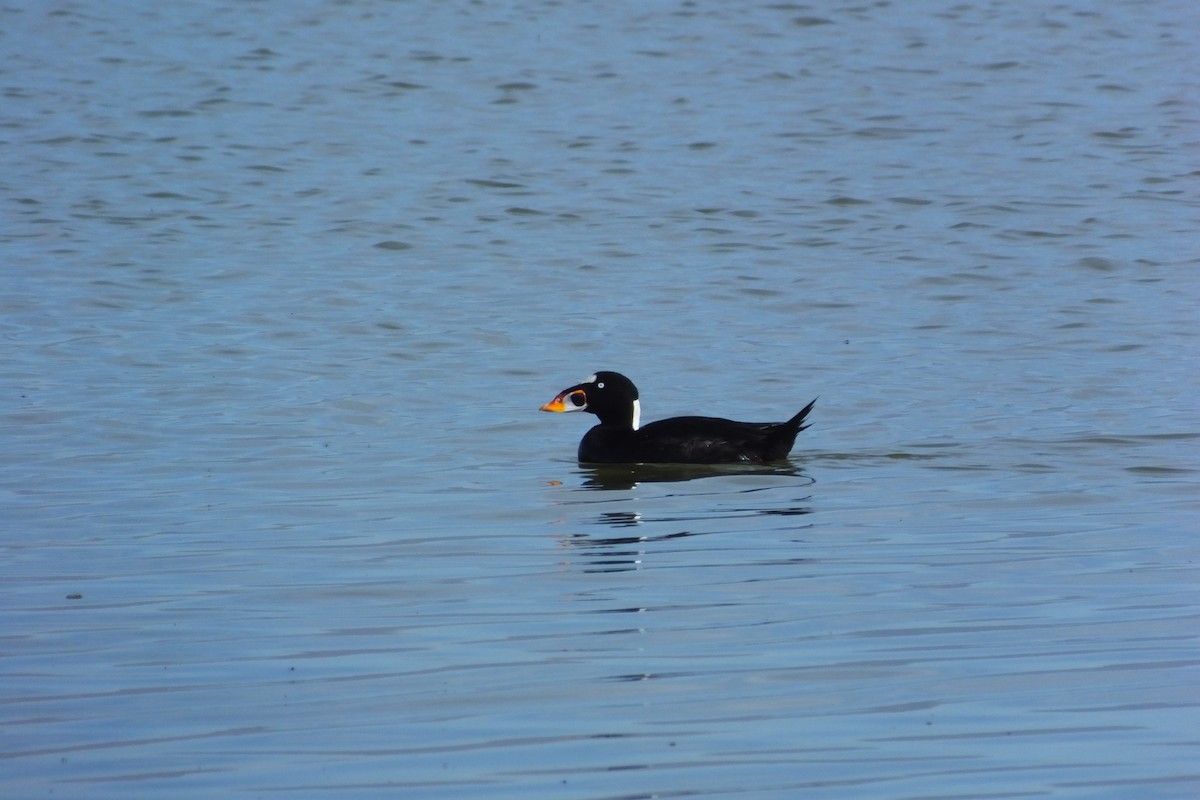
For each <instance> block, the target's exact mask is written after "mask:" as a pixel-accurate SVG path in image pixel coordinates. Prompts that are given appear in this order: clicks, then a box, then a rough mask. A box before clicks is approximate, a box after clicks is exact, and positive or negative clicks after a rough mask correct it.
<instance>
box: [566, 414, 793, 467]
mask: <svg viewBox="0 0 1200 800" xmlns="http://www.w3.org/2000/svg"><path fill="white" fill-rule="evenodd" d="M795 439H796V429H795V427H794V426H790V425H789V424H788V423H772V422H735V421H734V420H730V419H722V418H720V417H672V418H671V419H664V420H660V421H658V422H651V423H650V424H648V425H646V426H644V427H642V428H639V429H638V430H636V431H633V430H621V429H619V428H613V427H608V426H605V425H597V426H596V427H594V428H592V429H591V430H590V431H588V432H587V435H585V436H584V437H583V441H582V442H580V443H579V460H580V461H585V462H591V463H609V464H613V463H639V462H640V463H648V464H649V463H656V464H737V463H743V464H762V463H765V462H770V461H779V460H780V459H783V458H786V457H787V454H788V452H789V451H790V450H791V449H792V444H793V443H794V442H795Z"/></svg>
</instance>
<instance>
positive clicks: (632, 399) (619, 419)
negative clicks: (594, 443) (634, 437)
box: [541, 372, 641, 431]
mask: <svg viewBox="0 0 1200 800" xmlns="http://www.w3.org/2000/svg"><path fill="white" fill-rule="evenodd" d="M541 410H542V411H560V412H565V411H587V412H588V413H590V414H595V415H596V416H597V417H599V418H600V424H601V425H614V426H618V427H627V428H629V429H630V430H635V431H636V430H637V429H638V426H639V425H640V424H641V403H640V402H639V401H638V390H637V387H636V386H634V385H633V381H631V380H629V378H626V377H625V376H624V375H622V374H621V373H619V372H597V373H596V374H595V375H591V376H589V377H588V378H587V379H585V380H584V381H583V382H582V383H577V384H575V385H574V386H571V387H569V388H566V389H563V390H562V391H561V392H559V393H558V394H557V395H555V397H554V399H553V400H551V401H550V402H549V403H546V404H545V405H544V406H542V407H541Z"/></svg>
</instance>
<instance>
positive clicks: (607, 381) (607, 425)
mask: <svg viewBox="0 0 1200 800" xmlns="http://www.w3.org/2000/svg"><path fill="white" fill-rule="evenodd" d="M816 402H817V401H816V400H813V401H812V403H809V404H808V405H806V406H805V407H804V408H802V409H800V412H799V413H797V414H796V416H794V417H792V418H791V419H789V420H788V421H787V422H734V421H733V420H729V419H719V418H717V417H672V418H671V419H663V420H659V421H658V422H651V423H650V424H648V425H646V426H645V427H641V426H640V416H641V404H640V402H639V401H638V390H637V387H636V386H634V385H633V381H631V380H629V378H626V377H625V376H624V375H621V374H620V373H618V372H597V373H596V374H595V375H592V376H591V377H589V378H588V379H587V380H585V381H584V382H583V383H577V384H575V385H574V386H572V387H570V388H568V389H563V390H562V391H561V392H559V393H558V395H556V396H555V398H554V399H553V400H551V401H550V402H549V403H546V404H545V405H544V406H542V407H541V410H542V411H587V412H589V413H591V414H595V415H596V416H597V417H599V418H600V424H599V425H597V426H596V427H594V428H592V429H591V430H590V431H588V432H587V433H586V434H584V437H583V441H581V442H580V443H579V460H580V461H582V462H584V463H592V464H638V463H640V464H765V463H768V462H771V461H781V460H783V459H784V458H786V457H787V454H788V453H789V452H791V449H792V445H793V444H795V442H796V434H797V433H799V432H800V431H802V430H804V429H805V428H807V427H808V426H807V425H804V424H803V423H804V418H805V417H807V416H808V412H810V411H812V407H813V405H814V404H815V403H816Z"/></svg>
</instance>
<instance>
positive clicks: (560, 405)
mask: <svg viewBox="0 0 1200 800" xmlns="http://www.w3.org/2000/svg"><path fill="white" fill-rule="evenodd" d="M586 407H587V395H586V394H584V393H583V391H582V390H580V389H568V390H566V391H565V392H561V393H559V395H558V396H557V397H555V398H554V399H553V400H551V401H550V402H549V403H546V405H544V406H542V407H541V408H540V409H539V410H540V411H557V412H560V413H561V412H565V411H583V410H584V409H585V408H586Z"/></svg>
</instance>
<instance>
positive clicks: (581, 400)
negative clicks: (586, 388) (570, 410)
mask: <svg viewBox="0 0 1200 800" xmlns="http://www.w3.org/2000/svg"><path fill="white" fill-rule="evenodd" d="M567 396H568V397H570V398H571V405H573V406H575V407H576V408H578V407H579V406H581V405H584V404H585V403H587V395H586V394H584V393H583V392H571V393H570V394H569V395H567Z"/></svg>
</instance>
